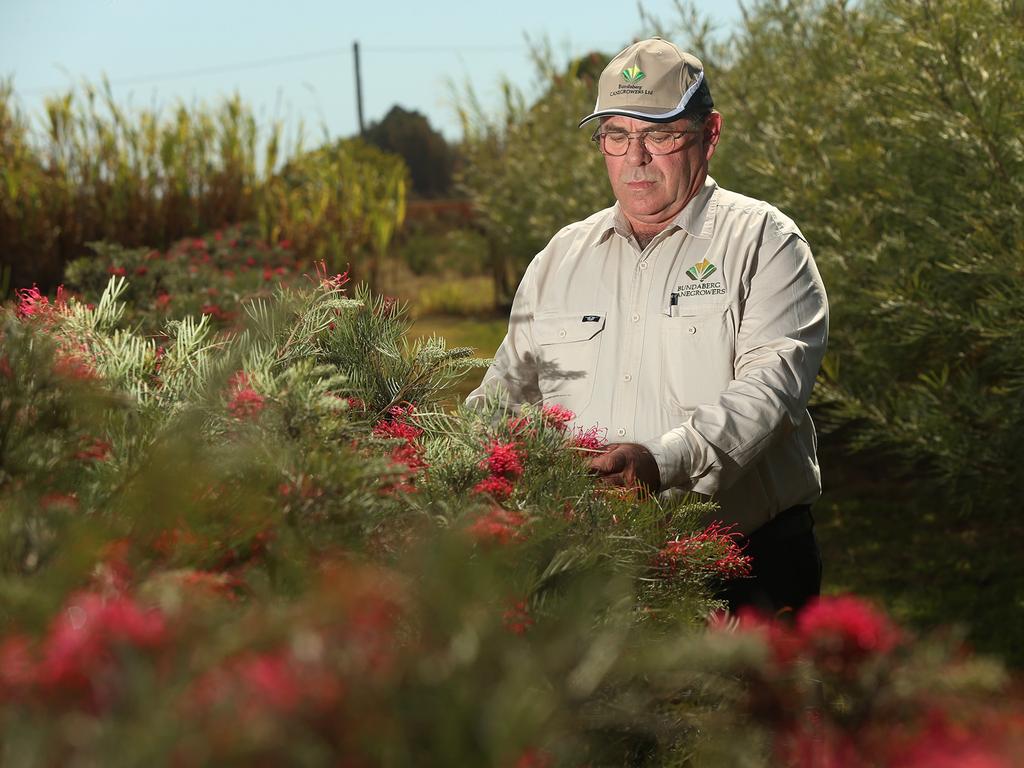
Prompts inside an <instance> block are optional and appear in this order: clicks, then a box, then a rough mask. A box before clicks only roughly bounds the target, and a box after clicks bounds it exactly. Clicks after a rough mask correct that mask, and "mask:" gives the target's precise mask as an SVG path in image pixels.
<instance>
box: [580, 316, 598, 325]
mask: <svg viewBox="0 0 1024 768" xmlns="http://www.w3.org/2000/svg"><path fill="white" fill-rule="evenodd" d="M583 322H584V323H599V322H601V316H600V315H584V316H583Z"/></svg>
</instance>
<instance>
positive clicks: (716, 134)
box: [704, 110, 722, 160]
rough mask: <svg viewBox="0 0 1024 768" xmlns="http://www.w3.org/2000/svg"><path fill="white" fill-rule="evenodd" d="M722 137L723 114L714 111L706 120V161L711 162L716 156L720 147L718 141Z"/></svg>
mask: <svg viewBox="0 0 1024 768" xmlns="http://www.w3.org/2000/svg"><path fill="white" fill-rule="evenodd" d="M721 135H722V113H721V112H718V111H715V110H712V112H711V114H709V115H708V116H707V117H705V118H704V151H705V153H706V154H705V159H706V160H711V156H712V155H713V154H715V147H717V146H718V139H719V138H720V137H721Z"/></svg>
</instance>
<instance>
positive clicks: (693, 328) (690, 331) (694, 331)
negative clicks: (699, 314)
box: [563, 325, 697, 334]
mask: <svg viewBox="0 0 1024 768" xmlns="http://www.w3.org/2000/svg"><path fill="white" fill-rule="evenodd" d="M686 332H687V333H696V332H697V326H695V325H691V326H690V327H689V328H687V329H686ZM563 334H564V331H563Z"/></svg>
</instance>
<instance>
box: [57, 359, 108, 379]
mask: <svg viewBox="0 0 1024 768" xmlns="http://www.w3.org/2000/svg"><path fill="white" fill-rule="evenodd" d="M53 372H54V373H55V374H57V375H58V376H60V377H61V378H64V379H73V380H75V381H96V380H97V379H98V378H99V375H98V374H97V373H96V369H95V368H93V367H92V363H91V362H89V360H87V359H86V358H85V357H84V356H83V355H81V354H79V353H77V352H70V353H69V352H57V354H56V356H55V357H54V358H53Z"/></svg>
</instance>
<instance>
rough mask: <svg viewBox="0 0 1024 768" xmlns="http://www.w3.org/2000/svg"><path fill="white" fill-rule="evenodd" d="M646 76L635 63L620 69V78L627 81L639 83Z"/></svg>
mask: <svg viewBox="0 0 1024 768" xmlns="http://www.w3.org/2000/svg"><path fill="white" fill-rule="evenodd" d="M645 77H646V75H645V74H644V71H643V70H642V69H640V67H638V66H637V65H636V64H634V65H633V66H632V67H629V68H628V69H624V70H622V79H623V80H625V81H626V82H627V83H639V82H640V81H641V80H643V79H644V78H645Z"/></svg>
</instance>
